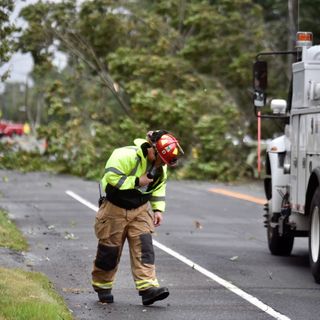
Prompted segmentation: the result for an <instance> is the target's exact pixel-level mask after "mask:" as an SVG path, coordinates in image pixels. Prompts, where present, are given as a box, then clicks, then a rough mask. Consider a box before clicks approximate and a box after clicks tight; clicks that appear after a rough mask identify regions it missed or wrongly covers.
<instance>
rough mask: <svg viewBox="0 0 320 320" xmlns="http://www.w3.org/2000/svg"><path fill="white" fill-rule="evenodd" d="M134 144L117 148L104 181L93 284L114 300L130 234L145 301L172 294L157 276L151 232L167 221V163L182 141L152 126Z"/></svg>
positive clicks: (170, 163)
mask: <svg viewBox="0 0 320 320" xmlns="http://www.w3.org/2000/svg"><path fill="white" fill-rule="evenodd" d="M134 143H135V146H128V147H122V148H118V149H115V150H114V151H113V153H112V155H111V156H110V158H109V159H108V161H107V163H106V166H105V174H104V176H103V178H102V180H101V185H102V188H103V190H104V191H105V192H106V196H105V197H103V198H102V199H101V200H102V201H100V207H99V210H98V212H97V215H96V221H95V234H96V236H97V238H98V240H99V241H98V248H97V254H96V258H95V261H94V266H93V271H92V286H93V288H94V290H95V291H96V292H97V293H98V298H99V300H100V301H101V302H103V303H112V302H113V294H112V292H111V290H112V287H113V284H114V280H115V275H116V272H117V269H118V264H119V261H120V257H121V253H122V248H123V245H124V242H125V240H126V239H127V240H128V245H129V251H130V261H131V271H132V275H133V279H134V282H135V286H136V289H137V290H138V292H139V295H140V296H141V297H142V303H143V305H150V304H153V303H154V302H155V301H158V300H163V299H165V298H167V297H168V295H169V291H168V288H165V287H160V286H159V283H158V280H157V277H156V272H155V264H154V260H155V257H154V250H153V244H152V236H151V234H152V233H153V232H154V227H157V226H159V225H161V223H162V220H163V212H164V211H165V192H166V180H167V166H175V165H176V164H177V160H178V156H180V154H183V151H182V149H181V147H180V145H179V142H178V140H177V139H176V138H175V137H174V136H173V135H172V134H171V133H169V132H167V131H165V130H157V131H150V132H148V134H147V137H146V139H136V140H135V141H134Z"/></svg>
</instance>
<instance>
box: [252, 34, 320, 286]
mask: <svg viewBox="0 0 320 320" xmlns="http://www.w3.org/2000/svg"><path fill="white" fill-rule="evenodd" d="M312 38H313V37H312V33H311V32H298V33H297V50H296V51H290V52H265V53H263V52H262V53H260V54H258V55H257V57H256V62H255V64H254V67H253V73H254V83H253V86H254V106H255V112H256V115H257V116H260V117H261V118H263V117H269V118H270V117H277V118H286V119H287V121H286V123H287V124H286V125H285V130H284V134H283V135H282V136H280V137H278V138H276V139H274V140H272V141H271V142H270V143H269V144H268V147H267V157H266V178H265V180H264V187H265V194H266V198H267V203H266V205H265V208H264V209H265V211H266V214H265V215H264V216H265V217H266V221H265V226H266V228H267V238H268V245H269V249H270V251H271V253H272V254H274V255H290V254H291V251H292V248H293V242H294V238H295V237H308V239H309V260H310V267H311V272H312V274H313V276H314V279H315V281H316V282H317V283H320V45H316V46H313V45H312V40H313V39H312ZM277 54H293V55H294V56H295V57H296V61H297V62H295V63H293V64H292V81H291V89H290V92H289V95H288V99H287V100H282V99H275V100H271V103H270V107H271V110H272V114H269V115H268V114H266V113H263V112H262V107H264V106H265V104H266V88H267V62H266V61H263V60H262V57H264V56H267V55H277Z"/></svg>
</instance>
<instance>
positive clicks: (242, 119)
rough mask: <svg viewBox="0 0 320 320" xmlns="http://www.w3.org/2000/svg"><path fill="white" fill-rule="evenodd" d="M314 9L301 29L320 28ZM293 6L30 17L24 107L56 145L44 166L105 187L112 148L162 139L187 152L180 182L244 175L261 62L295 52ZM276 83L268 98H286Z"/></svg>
mask: <svg viewBox="0 0 320 320" xmlns="http://www.w3.org/2000/svg"><path fill="white" fill-rule="evenodd" d="M292 1H293V2H295V1H294V0H292ZM317 1H318V0H317ZM289 2H290V1H289ZM311 3H313V1H312V2H310V3H309V1H305V2H304V3H303V10H302V11H303V12H308V13H305V15H304V16H303V17H302V18H301V20H300V21H301V24H304V25H306V26H309V25H310V26H313V27H314V28H316V27H317V26H316V25H315V23H314V21H315V20H312V19H310V18H309V14H310V17H311V16H312V17H315V15H316V12H317V11H319V10H314V11H312V10H311V7H312V4H311ZM287 5H288V3H287V2H286V3H284V2H283V1H278V0H268V1H260V0H234V1H230V0H214V1H213V0H211V1H208V0H157V1H155V0H139V1H124V0H122V1H115V0H96V1H83V2H82V3H81V5H80V6H79V5H77V1H76V0H65V1H63V2H42V1H40V2H38V3H36V4H33V5H30V6H28V7H26V8H24V9H23V10H22V11H21V14H20V15H21V17H23V18H24V20H25V21H26V22H27V23H28V26H27V28H26V29H25V30H23V32H22V33H21V35H20V37H19V41H18V45H19V48H20V50H21V51H23V52H29V53H31V55H32V57H33V60H34V69H33V71H32V73H31V77H32V79H33V82H34V86H33V88H30V90H29V91H30V94H29V101H28V103H27V105H28V106H29V111H30V112H29V113H30V114H31V115H32V114H33V118H37V121H34V128H37V132H38V134H39V136H41V137H46V138H47V140H48V150H47V158H48V159H50V161H53V162H56V163H58V164H59V167H60V168H61V170H62V171H65V172H72V173H75V174H79V175H82V176H88V177H97V176H98V175H99V173H101V172H102V171H101V170H102V168H103V165H104V162H105V160H106V158H107V156H108V155H109V154H110V152H111V151H112V149H113V148H114V147H117V146H121V145H125V144H131V143H132V140H133V139H134V138H135V137H137V136H144V135H145V133H146V132H147V131H148V130H152V129H158V128H164V129H167V130H170V131H172V132H174V133H175V134H176V135H177V136H178V137H179V138H180V140H181V144H182V146H183V148H184V149H185V151H186V155H185V157H184V160H183V164H184V165H183V168H182V169H181V170H180V171H179V172H178V173H177V175H178V176H181V177H187V178H206V179H223V180H230V179H235V178H236V177H238V176H241V175H242V174H244V173H245V171H246V168H245V166H244V162H245V158H246V156H247V154H246V152H247V149H246V148H245V146H244V145H243V142H242V141H243V137H244V135H246V134H252V132H253V130H254V129H255V117H254V114H253V112H252V103H251V93H250V90H251V83H252V79H251V78H252V61H253V60H254V57H255V55H256V54H257V52H259V51H261V50H268V49H272V48H274V47H277V49H283V47H286V46H288V41H286V43H285V44H284V43H283V42H282V43H281V42H280V40H279V41H275V39H276V38H275V35H280V36H282V37H286V38H288V37H287V35H288V32H289V31H288V30H289V28H288V27H287V22H286V19H287V17H288V15H286V14H284V13H286V12H287V9H288V7H287ZM293 16H294V15H293ZM312 31H313V30H312ZM56 50H59V51H60V52H63V53H64V54H65V55H66V57H67V66H66V67H65V68H64V69H63V70H58V69H57V68H56V67H55V65H54V52H55V51H56ZM283 65H286V61H283V62H281V65H279V66H276V70H278V71H279V70H281V68H282V67H283ZM279 74H280V77H279V79H278V82H274V83H273V84H272V85H273V89H272V90H273V91H272V90H271V93H273V92H275V93H276V92H284V91H285V87H284V85H282V82H283V81H282V76H285V74H284V73H283V72H282V73H281V72H280V71H279ZM40 124H41V125H40Z"/></svg>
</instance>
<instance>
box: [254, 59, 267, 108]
mask: <svg viewBox="0 0 320 320" xmlns="http://www.w3.org/2000/svg"><path fill="white" fill-rule="evenodd" d="M267 84H268V64H267V62H266V61H256V62H255V63H254V65H253V89H254V95H253V104H254V106H255V107H257V108H261V107H264V105H265V104H266V97H267V96H266V93H265V90H266V89H267Z"/></svg>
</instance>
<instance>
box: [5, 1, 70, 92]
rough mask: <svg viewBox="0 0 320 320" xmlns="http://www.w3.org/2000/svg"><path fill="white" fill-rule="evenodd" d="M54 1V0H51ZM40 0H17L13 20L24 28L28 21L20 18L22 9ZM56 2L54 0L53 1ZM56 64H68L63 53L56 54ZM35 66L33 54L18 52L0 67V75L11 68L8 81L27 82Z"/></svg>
mask: <svg viewBox="0 0 320 320" xmlns="http://www.w3.org/2000/svg"><path fill="white" fill-rule="evenodd" d="M51 1H52V0H51ZM55 1H59V0H55ZM36 2H38V0H16V1H15V10H14V12H13V14H12V16H11V21H12V22H14V23H15V24H16V25H17V26H19V27H21V28H23V27H24V26H25V25H26V22H25V21H23V20H22V19H19V18H18V15H19V12H20V10H21V9H22V8H23V7H25V6H27V5H30V4H33V3H36ZM52 2H54V1H52ZM54 64H55V65H56V66H57V67H58V68H60V69H62V68H64V66H65V64H66V58H65V56H64V55H63V54H61V53H58V52H57V53H56V54H55V60H54ZM32 68H33V61H32V58H31V55H30V54H29V53H28V54H22V53H16V54H14V55H13V56H12V58H11V59H10V61H9V62H8V63H6V64H5V65H4V66H2V67H1V68H0V76H1V75H2V74H4V73H5V71H6V70H8V69H9V70H10V77H9V79H8V80H6V82H23V83H25V82H26V81H27V80H28V74H29V73H30V71H31V70H32ZM2 90H3V84H1V83H0V92H1V91H2Z"/></svg>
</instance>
